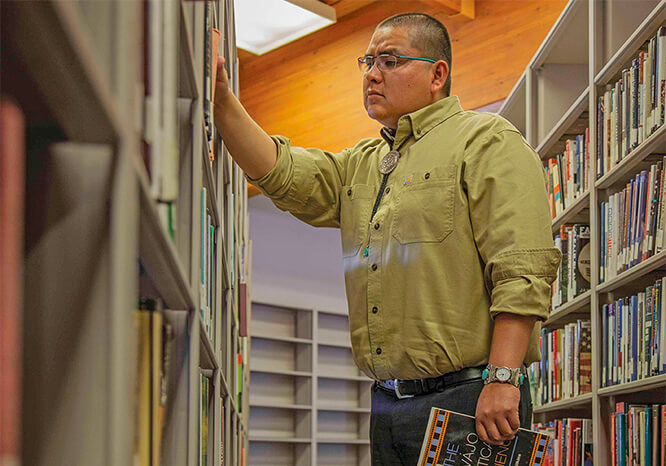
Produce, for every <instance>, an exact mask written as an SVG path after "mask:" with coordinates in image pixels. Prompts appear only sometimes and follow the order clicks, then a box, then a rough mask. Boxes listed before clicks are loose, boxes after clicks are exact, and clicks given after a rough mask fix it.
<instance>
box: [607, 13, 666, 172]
mask: <svg viewBox="0 0 666 466" xmlns="http://www.w3.org/2000/svg"><path fill="white" fill-rule="evenodd" d="M665 99H666V26H661V27H660V28H659V30H658V31H657V33H656V35H655V36H654V37H652V38H651V39H649V40H648V41H647V42H646V44H644V45H643V47H642V48H641V50H640V51H639V53H638V56H636V57H635V58H634V59H633V60H632V62H631V67H630V68H627V69H624V70H622V77H621V78H620V79H619V80H618V81H617V82H616V83H615V84H614V85H612V84H608V85H607V86H606V90H605V92H604V94H603V95H602V96H599V99H598V103H597V176H598V177H601V176H603V175H604V174H606V173H608V172H609V171H610V170H611V169H612V168H613V167H614V166H615V165H616V164H618V163H619V162H620V161H621V160H622V159H624V158H625V157H626V156H627V155H629V154H630V153H631V152H632V151H633V150H635V149H636V148H637V147H638V146H639V145H640V144H641V143H642V142H643V141H644V140H645V139H647V138H648V137H649V136H650V135H651V134H652V133H653V132H655V131H656V130H657V129H658V128H659V127H660V126H662V125H663V124H664V117H665V113H666V108H665V107H666V101H665Z"/></svg>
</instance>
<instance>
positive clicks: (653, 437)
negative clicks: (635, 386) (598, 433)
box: [610, 402, 666, 466]
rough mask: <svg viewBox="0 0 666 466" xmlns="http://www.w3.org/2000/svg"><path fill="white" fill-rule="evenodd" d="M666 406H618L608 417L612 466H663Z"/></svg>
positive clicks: (628, 404)
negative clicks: (609, 418) (609, 417)
mask: <svg viewBox="0 0 666 466" xmlns="http://www.w3.org/2000/svg"><path fill="white" fill-rule="evenodd" d="M665 426H666V405H664V404H651V405H648V404H630V403H627V402H618V403H616V405H615V411H614V412H613V413H612V414H611V429H610V431H611V464H612V466H664V463H665V462H666V435H665V429H664V427H665Z"/></svg>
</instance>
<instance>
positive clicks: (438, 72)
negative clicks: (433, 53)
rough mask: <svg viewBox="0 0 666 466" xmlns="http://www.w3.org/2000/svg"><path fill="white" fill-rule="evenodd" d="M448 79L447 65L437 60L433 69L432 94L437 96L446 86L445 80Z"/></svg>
mask: <svg viewBox="0 0 666 466" xmlns="http://www.w3.org/2000/svg"><path fill="white" fill-rule="evenodd" d="M448 77H449V65H447V64H446V62H445V61H444V60H439V61H438V62H437V63H435V68H434V72H433V76H432V85H431V86H432V87H431V90H432V93H433V94H437V93H439V92H440V91H441V90H442V89H444V85H445V84H446V78H448Z"/></svg>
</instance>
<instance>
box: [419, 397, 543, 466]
mask: <svg viewBox="0 0 666 466" xmlns="http://www.w3.org/2000/svg"><path fill="white" fill-rule="evenodd" d="M475 422H476V421H475V419H474V417H473V416H468V415H466V414H460V413H456V412H453V411H447V410H445V409H440V408H434V407H433V408H432V409H431V410H430V419H429V420H428V427H427V428H426V435H425V437H424V439H423V445H422V447H421V454H420V456H419V461H418V465H419V466H436V465H447V466H449V465H451V466H454V465H465V464H502V465H507V466H508V465H510V466H523V465H542V464H543V458H544V454H545V452H546V449H547V448H548V443H549V442H550V437H549V436H548V435H545V434H543V433H539V432H535V431H531V430H527V429H522V428H521V429H518V434H517V435H516V437H515V438H514V439H513V440H511V441H507V442H504V444H503V445H488V444H486V443H484V442H482V441H481V440H480V439H479V437H478V436H477V434H476V427H475Z"/></svg>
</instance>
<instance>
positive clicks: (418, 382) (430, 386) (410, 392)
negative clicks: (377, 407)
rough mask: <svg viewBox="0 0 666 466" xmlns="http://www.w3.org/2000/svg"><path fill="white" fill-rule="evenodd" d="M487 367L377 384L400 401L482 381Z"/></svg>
mask: <svg viewBox="0 0 666 466" xmlns="http://www.w3.org/2000/svg"><path fill="white" fill-rule="evenodd" d="M485 367H486V366H479V367H468V368H466V369H462V370H459V371H457V372H450V373H448V374H444V375H440V376H439V377H432V378H429V379H415V380H401V379H391V380H384V381H377V382H376V383H377V386H378V387H379V388H381V389H383V390H386V391H387V392H391V393H393V394H394V395H395V396H396V397H398V399H403V398H412V397H413V396H415V395H425V394H426V393H431V392H434V391H442V390H444V389H445V388H448V387H453V386H455V385H458V384H460V383H463V382H469V381H472V380H481V376H482V374H483V369H485Z"/></svg>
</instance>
